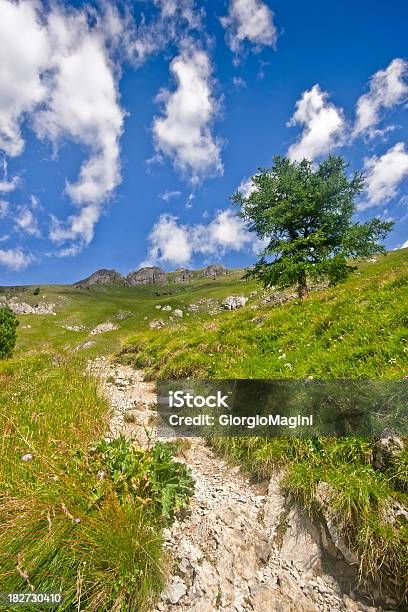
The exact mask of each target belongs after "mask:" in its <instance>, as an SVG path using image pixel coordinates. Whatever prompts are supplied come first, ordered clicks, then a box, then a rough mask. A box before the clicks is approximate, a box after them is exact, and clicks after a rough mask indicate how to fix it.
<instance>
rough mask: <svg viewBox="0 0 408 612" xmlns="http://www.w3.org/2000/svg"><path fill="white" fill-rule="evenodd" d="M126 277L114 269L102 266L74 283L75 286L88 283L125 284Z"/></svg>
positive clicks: (87, 284)
mask: <svg viewBox="0 0 408 612" xmlns="http://www.w3.org/2000/svg"><path fill="white" fill-rule="evenodd" d="M125 284H126V279H125V277H124V276H122V274H119V272H116V270H107V269H106V268H102V269H101V270H97V271H96V272H94V273H93V274H91V276H88V278H85V279H84V280H81V281H79V282H78V283H76V285H77V286H89V285H125Z"/></svg>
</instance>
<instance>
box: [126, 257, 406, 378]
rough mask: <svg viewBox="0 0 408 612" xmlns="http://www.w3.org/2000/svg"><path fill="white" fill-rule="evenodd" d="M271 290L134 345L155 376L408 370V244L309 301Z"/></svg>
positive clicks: (395, 373)
mask: <svg viewBox="0 0 408 612" xmlns="http://www.w3.org/2000/svg"><path fill="white" fill-rule="evenodd" d="M241 291H242V289H241ZM268 293H269V294H270V295H271V296H272V298H273V299H272V300H271V301H266V300H265V297H264V298H262V297H261V295H260V294H258V296H257V297H254V298H253V299H252V300H249V302H248V304H247V306H246V307H245V308H242V309H240V310H237V311H236V312H224V313H220V314H218V315H216V316H211V315H201V317H200V325H197V324H196V318H192V317H191V318H190V320H189V321H186V320H184V321H183V323H179V324H178V328H177V333H174V331H173V329H172V328H169V329H162V330H160V331H159V332H157V331H155V332H154V333H152V332H148V333H145V334H140V335H138V336H136V337H135V338H133V339H132V340H130V342H129V347H128V351H129V352H131V351H133V352H134V355H135V357H134V360H135V363H136V364H137V365H138V366H139V367H144V368H146V371H147V373H148V375H149V376H151V377H153V378H156V377H158V378H160V377H167V378H172V377H174V378H178V377H185V376H194V377H200V376H201V377H204V378H205V377H212V378H228V377H231V378H297V377H304V376H314V377H316V378H318V377H322V378H327V377H331V378H336V377H338V378H341V377H351V378H356V377H367V378H370V377H371V378H402V377H403V376H404V374H407V373H408V369H407V368H408V353H407V350H408V349H407V327H408V250H407V249H404V250H400V251H394V252H392V253H389V254H388V255H386V256H382V257H378V258H377V259H376V260H375V262H364V263H362V264H361V265H360V266H359V268H358V271H357V272H356V273H355V274H354V275H353V276H351V277H350V278H349V279H348V280H347V281H346V282H345V283H342V284H340V285H338V286H337V287H334V288H327V289H322V290H320V291H315V292H313V293H312V294H311V296H310V298H309V299H307V300H304V301H300V300H298V299H291V300H290V301H286V303H283V304H279V303H278V304H274V302H275V303H276V302H277V301H279V300H280V301H285V299H289V298H285V296H287V295H288V292H283V294H280V292H273V291H269V292H268ZM282 295H283V298H284V299H282ZM290 295H291V294H290V292H289V297H290ZM266 299H268V296H267V297H266ZM265 301H266V303H265Z"/></svg>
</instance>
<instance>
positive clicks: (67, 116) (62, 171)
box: [0, 0, 408, 284]
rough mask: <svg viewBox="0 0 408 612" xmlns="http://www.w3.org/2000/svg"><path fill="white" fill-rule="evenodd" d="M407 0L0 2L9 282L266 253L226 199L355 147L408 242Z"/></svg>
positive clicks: (0, 227)
mask: <svg viewBox="0 0 408 612" xmlns="http://www.w3.org/2000/svg"><path fill="white" fill-rule="evenodd" d="M407 24H408V4H407V3H406V2H402V1H398V0H396V1H395V2H393V3H392V4H388V5H387V4H385V3H383V2H373V1H370V2H369V1H365V0H360V1H359V2H356V3H354V4H353V6H352V7H351V6H350V5H347V3H344V2H340V1H337V0H334V1H332V2H330V3H327V2H320V1H315V2H312V3H305V2H300V1H292V2H287V1H283V0H267V2H263V1H262V0H228V1H226V2H221V1H210V0H208V1H201V2H199V1H196V2H194V0H154V1H150V2H147V1H146V2H144V1H135V2H131V3H123V4H122V3H119V2H114V3H109V2H108V0H106V1H105V2H100V3H93V4H89V3H86V4H85V3H83V2H64V3H54V2H52V3H44V4H41V3H40V1H38V2H33V1H32V0H25V1H24V0H20V1H16V2H13V3H12V2H11V1H10V0H0V284H26V283H32V284H39V283H47V282H73V281H75V280H78V279H79V278H82V277H85V276H87V275H88V274H90V273H91V272H93V271H94V270H95V269H97V268H101V267H108V268H116V269H117V270H119V271H120V272H122V273H127V272H129V271H130V270H132V269H135V268H137V267H139V266H140V265H141V264H158V265H160V266H162V267H164V268H165V269H167V270H170V269H175V268H176V267H184V266H186V267H187V266H189V267H199V266H202V265H205V264H207V263H210V262H215V261H222V262H223V263H224V264H225V265H227V266H243V265H247V264H249V263H251V262H253V261H254V259H255V257H256V253H257V249H259V245H258V244H257V241H256V238H255V237H254V236H253V235H252V234H250V233H249V232H248V231H247V230H246V228H245V227H244V226H243V225H242V222H241V221H239V220H238V219H237V217H236V216H235V211H234V208H233V206H232V205H231V202H230V200H229V198H230V196H231V195H232V194H233V193H234V192H235V191H236V190H237V188H241V190H243V191H244V192H247V190H249V189H250V188H251V183H250V181H248V179H249V177H250V176H251V175H252V174H254V173H255V172H256V171H257V168H258V167H259V166H268V165H270V164H271V161H272V156H273V155H275V154H282V155H286V154H288V155H289V156H290V157H291V158H292V159H301V158H302V157H303V156H306V157H308V158H310V159H313V160H314V161H315V162H318V161H319V160H320V159H322V158H324V157H325V156H326V155H327V154H329V153H336V154H342V155H344V156H345V157H346V158H347V159H348V160H349V161H350V163H351V167H352V169H353V170H354V169H355V170H360V169H363V170H364V171H365V173H366V176H367V184H366V191H365V192H364V193H363V194H362V195H361V197H360V199H359V203H358V206H359V211H358V217H359V218H360V219H362V220H364V219H366V218H370V217H373V216H375V215H378V216H380V217H381V218H382V219H389V218H392V219H394V220H395V222H396V224H395V229H394V231H393V232H392V234H391V235H390V236H389V238H388V239H387V247H388V248H397V247H400V246H402V245H403V244H404V243H406V244H407V245H408V243H407V240H408V229H407V228H408V181H407V177H408V144H407V138H408V117H407V110H408V64H407V60H408V48H407V38H406V26H407Z"/></svg>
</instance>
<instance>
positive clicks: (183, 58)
mask: <svg viewBox="0 0 408 612" xmlns="http://www.w3.org/2000/svg"><path fill="white" fill-rule="evenodd" d="M170 70H171V72H172V74H173V76H174V78H175V80H176V84H177V86H176V89H175V90H174V91H169V90H166V89H165V90H162V91H161V92H160V93H159V95H158V96H157V100H158V101H159V102H162V103H163V104H164V116H162V117H155V119H154V122H153V136H154V141H155V147H156V151H157V153H158V154H164V155H167V156H168V157H170V158H171V159H172V160H173V163H174V165H175V166H176V167H177V168H178V169H180V170H181V171H182V172H183V173H184V174H186V175H188V176H189V177H190V179H191V181H192V182H193V183H196V182H198V181H199V180H200V179H202V178H204V177H205V176H211V175H214V174H222V172H223V166H222V162H221V158H220V150H221V145H220V142H219V141H218V140H217V139H216V138H214V136H213V135H212V133H211V125H212V122H213V120H214V118H215V115H216V113H217V110H218V103H217V101H216V99H215V98H214V96H213V91H212V89H213V80H212V75H211V72H212V70H211V64H210V60H209V58H208V55H207V53H206V52H205V51H202V50H200V49H198V48H196V47H195V46H194V45H193V44H192V43H191V41H190V46H187V44H185V46H184V49H183V51H182V52H181V53H180V55H178V56H177V57H176V58H175V59H174V60H173V61H172V62H171V65H170Z"/></svg>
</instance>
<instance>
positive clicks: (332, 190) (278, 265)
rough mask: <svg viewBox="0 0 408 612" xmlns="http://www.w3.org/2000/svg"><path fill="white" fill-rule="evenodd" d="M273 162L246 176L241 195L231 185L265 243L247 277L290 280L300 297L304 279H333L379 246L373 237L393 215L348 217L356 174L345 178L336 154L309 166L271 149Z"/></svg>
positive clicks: (359, 181) (358, 186)
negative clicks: (247, 186) (247, 182)
mask: <svg viewBox="0 0 408 612" xmlns="http://www.w3.org/2000/svg"><path fill="white" fill-rule="evenodd" d="M273 161H274V163H273V166H272V167H271V168H266V169H265V168H264V169H260V170H259V173H258V174H255V175H254V176H253V177H252V178H251V180H252V184H253V190H252V191H251V193H250V194H249V195H248V196H247V197H244V196H243V195H242V194H241V193H239V192H238V193H236V194H235V195H234V196H233V197H232V199H233V201H234V202H235V203H236V204H237V205H239V206H240V212H239V214H240V216H241V217H242V218H243V219H244V220H245V221H246V222H247V224H248V227H249V229H250V230H251V231H253V232H256V234H257V236H258V238H259V239H260V240H261V241H262V242H263V243H264V245H265V246H264V249H263V252H262V254H261V256H260V258H259V260H258V261H257V263H256V264H255V266H254V267H253V268H252V269H251V270H250V271H249V272H248V276H251V277H256V278H258V280H260V281H261V282H262V284H263V285H264V286H270V285H278V286H280V287H288V286H291V285H296V286H297V290H298V294H299V297H301V298H302V297H305V296H306V295H307V294H308V282H307V280H308V278H315V279H317V278H326V279H328V280H329V282H330V284H331V285H334V284H336V283H337V282H339V281H341V280H344V279H345V278H346V277H347V276H348V275H349V274H350V273H351V272H352V271H353V270H355V266H353V265H351V264H350V259H353V258H357V257H369V256H371V255H373V254H375V253H380V252H384V250H385V249H384V247H383V246H382V245H381V240H383V239H384V238H385V236H386V235H387V234H388V232H389V231H390V230H391V228H392V226H393V222H391V221H387V222H384V221H380V220H379V219H377V218H374V219H371V220H370V221H367V222H365V223H361V222H359V221H353V215H354V213H355V211H356V203H355V199H356V196H357V195H358V194H359V193H360V192H361V191H362V190H363V187H364V176H363V174H362V173H361V172H355V173H354V174H353V175H352V177H351V178H349V177H348V176H347V169H348V164H347V162H346V161H345V160H344V158H342V157H339V156H330V157H328V158H327V159H326V160H324V161H322V162H321V163H320V164H319V166H318V167H317V168H314V166H313V164H312V162H310V161H308V160H306V159H304V160H303V161H301V162H295V161H291V160H290V159H288V158H287V157H281V156H276V157H275V158H274V160H273Z"/></svg>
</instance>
